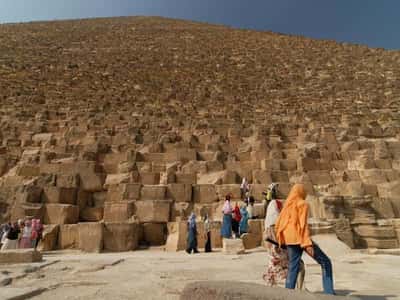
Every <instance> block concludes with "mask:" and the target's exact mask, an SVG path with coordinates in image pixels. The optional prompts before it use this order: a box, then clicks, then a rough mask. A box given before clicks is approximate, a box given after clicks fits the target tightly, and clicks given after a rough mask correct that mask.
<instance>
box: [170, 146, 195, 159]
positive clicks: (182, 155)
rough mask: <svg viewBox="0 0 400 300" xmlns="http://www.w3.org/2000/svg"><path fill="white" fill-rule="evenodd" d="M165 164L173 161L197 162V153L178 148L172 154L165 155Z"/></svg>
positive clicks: (193, 150)
mask: <svg viewBox="0 0 400 300" xmlns="http://www.w3.org/2000/svg"><path fill="white" fill-rule="evenodd" d="M165 160H166V162H175V161H184V162H186V161H194V160H197V152H196V150H195V149H190V148H189V149H188V148H180V149H176V150H175V151H173V152H168V153H165Z"/></svg>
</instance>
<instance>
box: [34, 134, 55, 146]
mask: <svg viewBox="0 0 400 300" xmlns="http://www.w3.org/2000/svg"><path fill="white" fill-rule="evenodd" d="M53 140H54V135H53V134H52V133H37V134H35V135H33V136H32V141H33V142H35V143H37V144H46V143H50V142H52V141H53Z"/></svg>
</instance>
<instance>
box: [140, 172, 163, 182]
mask: <svg viewBox="0 0 400 300" xmlns="http://www.w3.org/2000/svg"><path fill="white" fill-rule="evenodd" d="M139 177H140V179H139V180H140V182H141V183H142V184H144V185H157V184H160V173H152V172H140V175H139Z"/></svg>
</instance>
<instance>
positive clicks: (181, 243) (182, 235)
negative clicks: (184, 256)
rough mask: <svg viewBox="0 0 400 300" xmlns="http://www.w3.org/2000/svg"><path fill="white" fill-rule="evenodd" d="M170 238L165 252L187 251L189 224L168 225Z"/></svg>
mask: <svg viewBox="0 0 400 300" xmlns="http://www.w3.org/2000/svg"><path fill="white" fill-rule="evenodd" d="M167 231H168V237H167V242H166V244H165V250H166V251H170V252H176V251H181V250H184V249H186V243H187V222H185V221H181V222H169V223H168V224H167Z"/></svg>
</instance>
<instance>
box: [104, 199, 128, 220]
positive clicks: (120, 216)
mask: <svg viewBox="0 0 400 300" xmlns="http://www.w3.org/2000/svg"><path fill="white" fill-rule="evenodd" d="M133 212H134V205H133V202H132V201H123V202H106V203H105V206H104V221H105V222H125V221H128V220H129V219H130V218H131V217H132V216H133Z"/></svg>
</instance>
